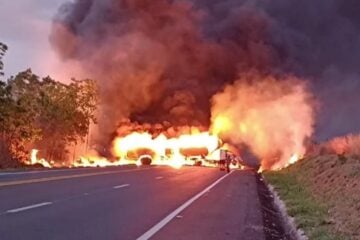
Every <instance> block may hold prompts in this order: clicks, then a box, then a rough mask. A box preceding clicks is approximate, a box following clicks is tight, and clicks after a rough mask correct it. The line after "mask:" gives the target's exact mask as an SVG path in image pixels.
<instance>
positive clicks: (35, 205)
mask: <svg viewBox="0 0 360 240" xmlns="http://www.w3.org/2000/svg"><path fill="white" fill-rule="evenodd" d="M51 204H53V203H52V202H43V203H38V204H33V205H30V206H26V207H21V208H15V209H11V210H7V211H6V212H7V213H18V212H22V211H26V210H30V209H34V208H39V207H44V206H47V205H51Z"/></svg>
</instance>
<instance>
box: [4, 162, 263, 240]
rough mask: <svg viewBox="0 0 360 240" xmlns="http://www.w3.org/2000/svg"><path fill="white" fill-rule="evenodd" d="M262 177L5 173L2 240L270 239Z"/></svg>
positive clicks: (187, 170)
mask: <svg viewBox="0 0 360 240" xmlns="http://www.w3.org/2000/svg"><path fill="white" fill-rule="evenodd" d="M256 177H257V174H256V173H254V172H252V171H240V170H237V171H233V172H231V173H230V174H226V173H225V172H222V171H219V169H214V168H205V167H183V168H181V169H173V168H170V167H135V166H123V167H113V168H94V169H70V170H50V171H32V172H10V173H0V239H1V240H22V239H34V240H72V239H74V240H75V239H76V240H79V239H86V240H91V239H94V240H95V239H96V240H108V239H109V240H123V239H124V240H126V239H140V240H143V239H171V240H172V239H186V240H192V239H196V240H197V239H209V240H212V239H214V240H215V239H220V240H223V239H242V240H247V239H249V240H250V239H252V240H256V239H260V240H261V239H269V238H267V236H266V233H265V231H264V226H263V222H264V219H263V214H262V210H261V209H262V207H261V201H260V200H259V196H258V190H257V179H256Z"/></svg>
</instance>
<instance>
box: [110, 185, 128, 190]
mask: <svg viewBox="0 0 360 240" xmlns="http://www.w3.org/2000/svg"><path fill="white" fill-rule="evenodd" d="M128 186H130V184H123V185H118V186H114V187H113V189H119V188H124V187H128Z"/></svg>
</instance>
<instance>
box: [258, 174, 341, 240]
mask: <svg viewBox="0 0 360 240" xmlns="http://www.w3.org/2000/svg"><path fill="white" fill-rule="evenodd" d="M264 176H265V178H266V180H267V181H268V182H269V183H270V184H271V185H273V186H274V188H275V190H276V191H277V192H278V194H279V196H280V198H281V199H282V200H283V201H284V202H285V204H286V207H287V212H288V214H289V215H290V216H292V217H294V218H295V222H296V225H297V227H298V228H301V229H302V230H304V231H305V234H306V235H307V236H308V237H309V239H311V240H313V239H314V240H345V239H347V238H344V237H341V236H337V235H336V234H334V233H332V232H331V224H330V221H329V220H328V215H327V212H328V209H327V208H326V205H324V204H321V203H320V202H318V201H317V200H316V199H315V198H314V197H313V196H312V194H311V193H310V192H309V191H308V190H307V189H306V187H305V186H304V184H301V183H300V182H299V181H298V180H297V177H296V174H295V173H292V172H290V171H288V170H283V171H280V172H266V173H264Z"/></svg>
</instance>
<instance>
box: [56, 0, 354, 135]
mask: <svg viewBox="0 0 360 240" xmlns="http://www.w3.org/2000/svg"><path fill="white" fill-rule="evenodd" d="M359 12H360V2H359V1H357V0H346V1H344V0H327V1H313V0H302V1H299V0H276V1H271V0H76V1H74V2H69V3H67V4H64V5H63V6H62V7H61V8H60V9H59V12H58V14H57V16H56V17H55V19H54V26H53V31H52V34H51V37H50V39H51V42H52V44H53V46H54V48H55V49H56V50H57V52H58V53H59V55H60V56H61V57H62V58H63V59H64V60H68V59H71V60H76V61H79V62H80V63H81V64H82V66H83V68H84V71H86V72H87V73H88V74H89V75H90V77H93V78H96V79H98V80H99V82H100V85H101V92H102V103H103V104H102V117H101V119H100V120H101V121H100V123H101V124H102V125H103V126H104V130H108V131H111V130H113V129H114V128H115V125H116V123H117V121H119V120H120V119H121V118H131V119H132V120H136V121H139V122H148V123H161V122H165V121H166V122H170V123H171V124H174V125H184V124H191V125H208V124H209V119H210V99H211V97H212V96H213V95H214V94H215V93H217V92H219V91H221V90H222V89H223V87H224V86H225V85H226V84H228V83H232V82H234V81H235V80H236V79H237V77H238V75H239V74H241V73H244V72H249V71H254V70H256V71H257V72H258V73H260V74H264V75H266V74H271V75H274V76H277V75H295V76H297V77H299V78H302V79H304V81H308V82H309V83H310V86H311V88H312V91H313V92H314V94H315V96H316V97H317V98H318V102H319V109H318V114H317V116H318V121H317V128H316V129H317V137H318V138H327V137H330V136H333V135H340V134H345V133H348V132H358V131H360V125H359V122H360V108H359V105H360V94H359V93H360V15H359V14H358V13H359Z"/></svg>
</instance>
